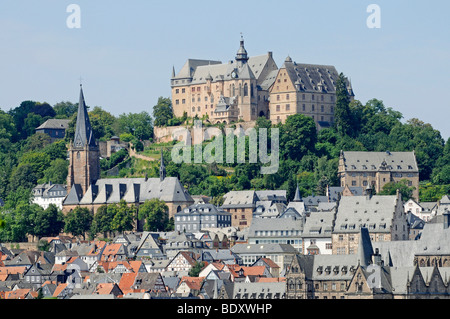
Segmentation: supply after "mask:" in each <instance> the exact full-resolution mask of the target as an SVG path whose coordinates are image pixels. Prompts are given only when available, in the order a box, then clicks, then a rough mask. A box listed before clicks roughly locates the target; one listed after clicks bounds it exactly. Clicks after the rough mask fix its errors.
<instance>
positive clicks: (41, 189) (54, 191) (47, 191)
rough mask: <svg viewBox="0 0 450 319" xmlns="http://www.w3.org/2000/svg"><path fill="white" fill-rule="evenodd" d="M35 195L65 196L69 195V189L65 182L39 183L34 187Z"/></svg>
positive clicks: (48, 196)
mask: <svg viewBox="0 0 450 319" xmlns="http://www.w3.org/2000/svg"><path fill="white" fill-rule="evenodd" d="M58 192H60V193H58ZM33 195H34V196H35V197H43V198H56V197H65V196H66V195H67V189H66V186H65V185H63V184H52V183H47V184H38V185H36V186H35V187H34V188H33Z"/></svg>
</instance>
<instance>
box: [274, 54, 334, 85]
mask: <svg viewBox="0 0 450 319" xmlns="http://www.w3.org/2000/svg"><path fill="white" fill-rule="evenodd" d="M281 68H286V71H287V74H288V75H289V77H290V79H291V81H292V83H294V84H297V85H296V87H299V88H300V90H299V91H301V92H313V93H320V92H328V93H334V92H336V89H335V85H336V81H337V79H338V78H339V74H338V72H337V71H336V68H335V67H334V66H331V65H316V64H301V63H296V62H292V59H286V61H285V62H284V64H283V66H282V67H281Z"/></svg>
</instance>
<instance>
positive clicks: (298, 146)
mask: <svg viewBox="0 0 450 319" xmlns="http://www.w3.org/2000/svg"><path fill="white" fill-rule="evenodd" d="M279 128H280V153H281V154H280V156H281V158H282V159H292V160H297V161H299V160H301V158H302V157H303V156H305V155H307V154H308V153H309V152H314V151H315V147H314V145H315V143H316V141H317V131H316V124H315V123H314V120H313V119H312V118H310V117H307V116H305V115H303V114H295V115H291V116H289V117H288V118H287V119H286V122H285V124H281V125H279Z"/></svg>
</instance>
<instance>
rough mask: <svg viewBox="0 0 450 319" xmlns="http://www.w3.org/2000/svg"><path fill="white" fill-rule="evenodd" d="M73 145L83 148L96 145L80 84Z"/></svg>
mask: <svg viewBox="0 0 450 319" xmlns="http://www.w3.org/2000/svg"><path fill="white" fill-rule="evenodd" d="M73 146H74V147H75V148H83V147H85V146H89V147H96V144H95V138H94V133H93V130H92V126H91V122H90V121H89V116H88V112H87V108H86V103H85V101H84V94H83V88H82V87H81V86H80V101H79V104H78V113H77V124H76V127H75V134H74V140H73Z"/></svg>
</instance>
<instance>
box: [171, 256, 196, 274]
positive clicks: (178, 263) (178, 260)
mask: <svg viewBox="0 0 450 319" xmlns="http://www.w3.org/2000/svg"><path fill="white" fill-rule="evenodd" d="M195 262H196V259H195V256H194V254H193V253H191V252H188V251H181V252H179V253H178V254H176V256H175V257H174V258H172V260H171V261H170V262H169V264H168V265H167V266H166V271H175V272H180V271H181V272H189V270H191V268H192V267H194V265H195Z"/></svg>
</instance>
